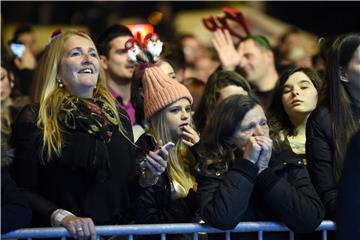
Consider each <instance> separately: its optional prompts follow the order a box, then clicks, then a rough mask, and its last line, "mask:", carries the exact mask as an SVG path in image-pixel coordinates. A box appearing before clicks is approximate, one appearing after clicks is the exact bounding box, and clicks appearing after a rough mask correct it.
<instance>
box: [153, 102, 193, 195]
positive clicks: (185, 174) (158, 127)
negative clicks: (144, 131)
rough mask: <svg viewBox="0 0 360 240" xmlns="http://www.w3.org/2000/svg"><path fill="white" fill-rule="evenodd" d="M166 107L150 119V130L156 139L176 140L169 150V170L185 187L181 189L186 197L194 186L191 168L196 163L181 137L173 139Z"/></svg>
mask: <svg viewBox="0 0 360 240" xmlns="http://www.w3.org/2000/svg"><path fill="white" fill-rule="evenodd" d="M165 109H166V108H165ZM165 109H163V110H161V111H159V112H157V113H156V114H155V115H154V116H153V117H152V118H151V121H150V129H149V132H150V134H152V135H153V136H154V137H155V138H156V140H160V139H161V140H162V142H163V143H164V144H165V143H167V142H170V141H171V142H174V143H175V147H174V148H173V149H170V150H169V165H168V168H167V172H168V174H169V176H170V181H172V182H173V183H174V182H176V183H178V184H180V185H181V186H182V187H183V189H179V190H180V192H179V193H180V196H181V197H186V196H187V194H188V192H189V190H190V188H193V186H194V183H195V178H194V177H193V176H192V175H191V172H190V169H191V167H192V166H193V165H194V161H195V159H194V157H193V156H192V154H191V153H190V151H189V148H188V146H186V145H185V144H184V143H183V142H182V141H181V139H173V137H172V136H171V133H170V127H169V125H168V123H167V121H166V119H165V111H166V110H165Z"/></svg>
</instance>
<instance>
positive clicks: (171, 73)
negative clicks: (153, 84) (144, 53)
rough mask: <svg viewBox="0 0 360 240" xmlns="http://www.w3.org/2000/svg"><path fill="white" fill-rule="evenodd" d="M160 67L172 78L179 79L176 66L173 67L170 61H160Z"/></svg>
mask: <svg viewBox="0 0 360 240" xmlns="http://www.w3.org/2000/svg"><path fill="white" fill-rule="evenodd" d="M159 67H160V68H161V70H162V71H163V72H164V73H165V74H166V75H168V76H169V77H170V78H171V79H174V80H176V81H177V78H176V74H175V71H174V68H173V67H172V66H171V65H170V64H169V63H168V62H165V61H162V62H161V63H160V65H159Z"/></svg>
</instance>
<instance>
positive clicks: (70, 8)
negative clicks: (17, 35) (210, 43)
mask: <svg viewBox="0 0 360 240" xmlns="http://www.w3.org/2000/svg"><path fill="white" fill-rule="evenodd" d="M164 3H168V4H169V6H170V7H171V9H172V12H173V13H176V12H177V11H183V10H190V9H204V8H211V7H219V6H225V5H226V4H227V3H229V2H225V1H222V2H213V1H211V2H206V1H200V2H190V1H181V2H180V1H178V2H155V1H143V2H139V1H133V2H130V1H127V2H121V1H120V2H115V1H110V2H106V1H84V2H71V1H65V2H50V1H42V2H6V1H5V2H4V1H2V2H1V5H2V6H1V7H2V12H1V14H2V18H3V19H2V24H3V25H6V24H7V23H9V22H16V23H30V24H83V25H86V26H89V27H90V28H91V29H92V30H93V31H94V32H97V31H101V29H102V28H104V26H107V24H108V21H109V18H110V19H116V18H123V17H129V16H134V15H139V16H148V15H149V14H150V13H151V12H152V11H154V10H156V9H157V8H158V5H159V4H164ZM230 3H231V2H230ZM265 12H266V13H267V14H269V15H270V16H273V17H276V18H278V19H280V20H283V21H285V22H288V23H290V24H292V25H295V26H298V27H300V28H302V29H304V30H305V31H308V32H311V33H314V34H316V35H318V36H328V35H335V34H339V33H344V32H354V31H360V24H359V23H360V2H345V1H342V2H323V1H319V2H290V1H288V2H265Z"/></svg>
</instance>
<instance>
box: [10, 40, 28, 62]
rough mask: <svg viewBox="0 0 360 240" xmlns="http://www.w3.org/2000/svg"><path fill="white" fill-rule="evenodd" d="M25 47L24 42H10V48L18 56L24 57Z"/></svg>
mask: <svg viewBox="0 0 360 240" xmlns="http://www.w3.org/2000/svg"><path fill="white" fill-rule="evenodd" d="M25 48H26V47H25V45H24V44H22V43H10V49H11V51H12V53H13V54H14V55H15V57H17V58H22V56H23V54H24V51H25Z"/></svg>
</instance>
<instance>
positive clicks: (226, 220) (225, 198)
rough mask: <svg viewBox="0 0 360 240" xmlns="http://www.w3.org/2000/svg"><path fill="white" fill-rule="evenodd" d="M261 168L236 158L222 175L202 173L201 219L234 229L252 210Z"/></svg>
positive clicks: (199, 178) (222, 227) (199, 188)
mask: <svg viewBox="0 0 360 240" xmlns="http://www.w3.org/2000/svg"><path fill="white" fill-rule="evenodd" d="M257 171H258V168H257V167H256V166H255V165H254V164H253V163H251V162H250V161H247V160H243V159H236V160H235V162H234V164H233V165H232V167H231V168H230V169H229V171H228V172H226V173H224V174H223V176H222V177H220V178H216V177H210V176H204V175H200V176H198V179H197V180H198V191H197V194H198V203H199V206H200V215H201V218H202V219H203V220H204V221H205V222H206V223H207V224H209V225H211V226H213V227H216V228H219V229H224V230H227V229H233V228H234V227H235V226H236V225H237V224H238V223H239V222H240V221H241V220H242V217H243V215H244V213H245V211H246V210H247V209H248V205H249V204H250V203H249V200H250V196H251V194H252V191H253V188H254V185H255V179H256V174H257Z"/></svg>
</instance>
